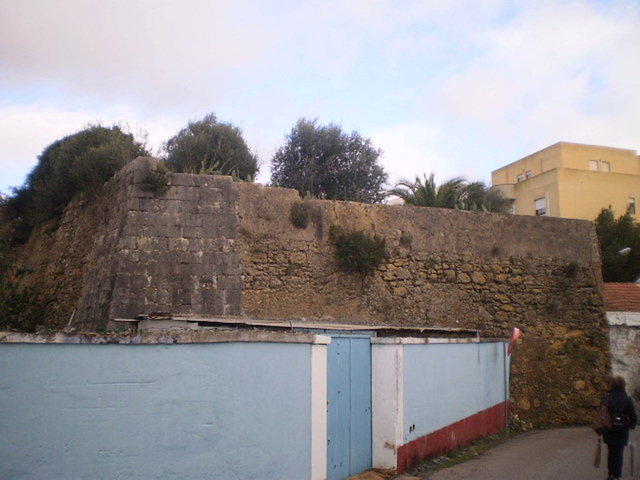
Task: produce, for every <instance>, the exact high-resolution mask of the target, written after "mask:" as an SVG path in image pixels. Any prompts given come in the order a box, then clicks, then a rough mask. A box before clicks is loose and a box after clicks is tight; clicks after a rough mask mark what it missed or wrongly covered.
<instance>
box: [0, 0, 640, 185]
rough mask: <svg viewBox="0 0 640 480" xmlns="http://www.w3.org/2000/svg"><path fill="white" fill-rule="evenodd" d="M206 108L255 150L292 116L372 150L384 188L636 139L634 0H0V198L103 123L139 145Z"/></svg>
mask: <svg viewBox="0 0 640 480" xmlns="http://www.w3.org/2000/svg"><path fill="white" fill-rule="evenodd" d="M209 113H214V114H215V115H216V116H217V118H218V120H219V121H222V122H228V123H232V124H233V125H235V126H237V127H239V128H240V129H241V130H242V132H243V136H244V138H245V140H246V142H247V144H248V146H249V148H250V149H251V150H252V151H253V152H254V153H255V154H256V155H257V156H258V158H259V161H260V174H259V175H258V177H257V180H258V181H259V182H261V183H268V182H269V179H270V160H271V158H272V156H273V154H274V153H275V151H276V150H277V148H278V147H280V146H281V145H283V144H284V143H285V141H286V136H287V134H289V133H290V132H291V128H292V127H293V125H294V124H295V123H296V121H297V120H298V119H300V118H307V119H317V120H318V123H319V124H322V125H325V124H336V125H339V126H340V127H341V128H342V130H343V131H345V132H348V133H350V132H352V131H357V132H358V133H360V134H361V135H362V136H364V137H366V138H370V139H371V141H372V143H373V144H374V145H375V146H376V147H379V148H380V149H382V150H383V155H382V157H381V158H380V163H381V164H382V166H383V167H384V169H385V170H386V171H387V173H388V174H389V180H390V185H391V186H392V185H393V184H394V183H396V182H398V181H399V180H401V179H409V180H413V179H414V178H415V177H416V176H417V175H419V176H422V175H423V174H426V175H429V174H430V173H434V174H435V176H436V181H437V182H438V183H441V182H444V181H446V180H448V179H450V178H452V177H455V176H462V177H464V178H466V179H468V180H471V181H476V180H481V181H484V182H487V183H488V182H490V180H491V171H492V170H495V169H497V168H500V167H501V166H504V165H507V164H509V163H511V162H514V161H516V160H518V159H520V158H522V157H524V156H526V155H529V154H531V153H534V152H536V151H538V150H540V149H542V148H545V147H547V146H550V145H552V144H554V143H557V142H559V141H566V142H577V143H587V144H593V145H605V146H611V147H620V148H628V149H632V150H636V151H638V150H640V1H639V0H567V1H562V0H553V1H552V0H531V1H529V0H523V1H517V0H516V1H507V0H482V1H478V0H322V1H320V0H317V1H316V0H110V1H104V0H0V192H5V193H9V192H10V191H11V187H17V186H21V185H23V184H24V182H25V181H26V177H27V175H28V174H29V172H30V171H31V170H32V169H33V168H34V167H35V165H36V164H37V162H38V156H39V155H40V153H42V151H43V150H44V149H45V148H46V147H47V146H48V145H50V144H51V143H53V142H54V141H56V140H58V139H60V138H63V137H64V136H67V135H70V134H73V133H76V132H78V131H80V130H82V129H83V128H86V127H87V126H88V125H89V124H92V123H101V124H103V125H105V126H111V125H115V124H117V125H121V126H123V127H125V128H127V129H128V130H129V131H131V132H132V133H134V134H135V135H137V136H138V138H140V139H142V140H144V141H146V142H147V145H148V147H149V148H150V149H151V151H152V152H153V153H154V154H155V155H161V153H162V151H161V149H162V144H163V142H165V141H166V140H167V139H169V138H170V137H172V136H173V135H175V134H176V133H177V132H178V131H179V130H180V129H182V128H184V127H186V126H187V124H188V123H189V122H190V121H196V120H200V119H201V118H203V117H204V116H205V115H207V114H209Z"/></svg>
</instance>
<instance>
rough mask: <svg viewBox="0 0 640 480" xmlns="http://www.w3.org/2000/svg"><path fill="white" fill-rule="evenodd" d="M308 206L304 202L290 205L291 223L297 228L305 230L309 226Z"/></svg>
mask: <svg viewBox="0 0 640 480" xmlns="http://www.w3.org/2000/svg"><path fill="white" fill-rule="evenodd" d="M309 210H310V205H309V204H308V203H305V202H296V203H294V204H293V205H291V223H293V225H294V226H295V227H297V228H307V225H308V224H309V215H310V212H309Z"/></svg>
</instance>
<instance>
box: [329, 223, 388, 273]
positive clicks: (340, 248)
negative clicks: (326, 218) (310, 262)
mask: <svg viewBox="0 0 640 480" xmlns="http://www.w3.org/2000/svg"><path fill="white" fill-rule="evenodd" d="M330 237H331V242H332V243H333V247H334V258H335V260H336V263H337V265H338V268H339V269H340V270H342V271H343V272H346V273H356V274H359V275H362V276H368V275H371V274H373V272H375V270H376V269H377V268H378V267H379V266H380V265H382V264H383V263H384V262H385V260H386V259H387V257H388V254H387V248H386V241H385V239H384V238H382V237H379V236H377V235H374V236H371V235H369V234H367V233H365V232H363V231H362V230H357V231H351V232H344V231H342V230H340V229H339V228H337V227H332V228H331V232H330Z"/></svg>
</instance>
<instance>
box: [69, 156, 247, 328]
mask: <svg viewBox="0 0 640 480" xmlns="http://www.w3.org/2000/svg"><path fill="white" fill-rule="evenodd" d="M155 164H156V161H155V160H154V159H152V158H143V159H138V160H136V161H135V162H132V163H130V164H129V165H128V166H127V167H125V169H123V170H122V171H121V172H120V173H119V174H118V175H117V176H116V177H115V179H114V181H113V182H112V192H111V197H110V200H109V204H110V205H111V206H112V208H111V209H110V210H109V212H108V213H107V215H106V218H105V221H104V222H103V224H102V225H101V228H100V229H99V230H98V232H96V235H95V246H94V249H93V252H92V256H91V259H90V268H89V272H88V275H87V279H86V281H85V283H84V288H83V290H82V296H81V298H80V301H79V306H78V312H77V315H76V322H75V324H74V325H75V326H76V327H78V328H82V329H84V330H87V329H89V330H92V329H95V328H98V327H104V326H105V325H106V326H110V325H111V326H112V324H110V321H111V320H114V319H120V318H122V319H130V318H134V317H136V316H138V315H141V314H152V313H158V312H164V313H172V314H182V315H188V314H200V315H209V316H215V315H238V314H240V296H241V289H242V280H241V277H240V257H239V254H238V253H237V252H236V251H234V248H233V244H234V239H235V236H236V232H237V223H238V191H237V190H236V189H234V188H233V187H232V181H231V178H230V177H213V176H210V175H187V174H173V175H172V176H171V188H170V189H169V190H168V191H167V192H165V193H163V194H162V195H157V194H155V193H154V192H152V191H147V190H145V189H144V188H143V181H144V179H145V177H146V176H148V175H149V173H150V172H151V171H153V170H154V168H155Z"/></svg>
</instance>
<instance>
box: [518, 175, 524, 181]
mask: <svg viewBox="0 0 640 480" xmlns="http://www.w3.org/2000/svg"><path fill="white" fill-rule="evenodd" d="M520 182H524V174H522V173H519V174H518V183H520Z"/></svg>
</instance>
